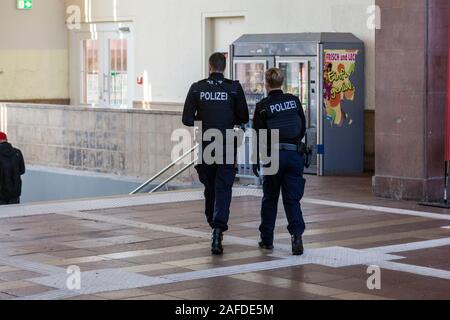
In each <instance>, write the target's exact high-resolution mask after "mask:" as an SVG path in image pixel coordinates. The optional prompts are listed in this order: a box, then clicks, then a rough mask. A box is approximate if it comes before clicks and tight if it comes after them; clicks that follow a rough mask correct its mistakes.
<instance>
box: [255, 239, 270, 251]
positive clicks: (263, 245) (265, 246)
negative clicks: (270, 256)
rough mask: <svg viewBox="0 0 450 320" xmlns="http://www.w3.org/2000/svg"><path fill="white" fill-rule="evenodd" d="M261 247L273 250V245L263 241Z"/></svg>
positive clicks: (260, 242)
mask: <svg viewBox="0 0 450 320" xmlns="http://www.w3.org/2000/svg"><path fill="white" fill-rule="evenodd" d="M258 244H259V247H260V248H261V249H263V250H273V244H267V243H265V242H264V241H263V240H261V241H259V243H258Z"/></svg>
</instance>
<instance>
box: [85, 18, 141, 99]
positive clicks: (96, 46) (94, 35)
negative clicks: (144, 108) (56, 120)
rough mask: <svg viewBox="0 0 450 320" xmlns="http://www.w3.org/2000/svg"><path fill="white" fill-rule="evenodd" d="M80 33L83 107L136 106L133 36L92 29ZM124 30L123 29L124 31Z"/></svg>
mask: <svg viewBox="0 0 450 320" xmlns="http://www.w3.org/2000/svg"><path fill="white" fill-rule="evenodd" d="M90 28H91V31H90V32H80V33H78V35H77V42H78V44H79V46H80V48H81V50H80V51H81V52H80V53H81V55H80V63H79V68H80V69H79V70H80V79H79V83H80V88H79V89H80V90H79V94H80V98H79V101H78V103H79V104H82V105H91V106H102V107H128V106H130V107H131V106H132V103H133V95H132V88H133V82H132V79H133V77H132V75H131V72H132V68H131V63H130V62H131V59H132V55H131V35H130V33H129V32H120V31H119V28H117V31H109V30H110V29H111V26H110V27H109V28H106V27H102V28H101V30H97V28H98V27H96V28H93V27H92V26H91V27H90ZM122 29H123V28H122Z"/></svg>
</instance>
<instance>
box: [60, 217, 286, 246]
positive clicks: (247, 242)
mask: <svg viewBox="0 0 450 320" xmlns="http://www.w3.org/2000/svg"><path fill="white" fill-rule="evenodd" d="M61 214H62V215H65V216H70V217H74V218H79V219H91V220H96V221H102V222H107V223H113V224H118V225H123V226H129V227H133V228H139V229H145V230H151V231H160V232H168V233H174V234H178V235H183V236H188V237H195V238H201V239H208V240H209V239H211V233H210V232H203V231H196V230H191V229H184V228H179V227H169V226H164V225H159V224H152V223H145V222H138V221H133V220H129V219H122V218H114V217H110V216H106V215H98V214H92V213H88V212H65V213H61ZM224 244H225V245H226V244H237V245H243V246H249V247H256V246H257V244H258V242H257V241H256V240H253V239H247V238H240V237H234V236H225V238H224ZM277 249H279V250H284V251H290V250H291V246H290V245H285V244H277Z"/></svg>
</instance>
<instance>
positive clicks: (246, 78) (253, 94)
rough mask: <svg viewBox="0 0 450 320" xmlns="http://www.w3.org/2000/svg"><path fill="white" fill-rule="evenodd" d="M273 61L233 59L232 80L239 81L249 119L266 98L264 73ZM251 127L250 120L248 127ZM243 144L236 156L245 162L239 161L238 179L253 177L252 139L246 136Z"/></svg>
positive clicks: (272, 65) (259, 58)
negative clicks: (245, 100) (239, 156)
mask: <svg viewBox="0 0 450 320" xmlns="http://www.w3.org/2000/svg"><path fill="white" fill-rule="evenodd" d="M274 64H275V59H274V58H273V57H255V58H234V61H233V79H234V80H239V82H240V83H241V85H242V88H243V90H244V93H245V96H246V98H247V104H248V108H249V113H250V119H253V114H254V112H255V108H256V104H257V103H258V102H259V101H261V100H262V99H264V98H265V97H266V90H265V87H264V78H265V73H266V71H267V69H268V68H272V67H274ZM251 126H252V121H251V120H250V123H249V127H251ZM245 139H246V140H245V143H244V144H243V146H242V147H241V149H240V150H239V152H238V154H239V155H242V156H244V157H245V159H244V160H245V161H242V159H239V163H240V166H239V168H238V169H239V172H238V177H243V178H250V177H253V172H252V165H251V163H250V158H251V150H253V144H252V142H253V137H252V136H251V135H246V138H245Z"/></svg>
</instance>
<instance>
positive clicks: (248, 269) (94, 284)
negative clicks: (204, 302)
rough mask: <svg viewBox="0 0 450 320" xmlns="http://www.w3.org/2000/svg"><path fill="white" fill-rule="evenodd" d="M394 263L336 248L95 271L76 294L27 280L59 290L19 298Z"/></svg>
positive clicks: (59, 281) (52, 280) (46, 281)
mask: <svg viewBox="0 0 450 320" xmlns="http://www.w3.org/2000/svg"><path fill="white" fill-rule="evenodd" d="M397 259H402V257H398V256H393V255H388V254H379V253H371V252H360V251H359V250H353V249H347V248H339V247H336V248H325V249H314V250H307V251H306V252H305V254H304V255H303V256H302V257H292V256H291V257H289V258H286V259H279V260H273V261H266V262H258V263H250V264H244V265H235V266H230V267H221V268H213V269H206V270H200V271H191V272H184V273H176V274H169V275H165V276H160V277H149V276H145V275H141V274H135V273H129V272H125V271H121V270H114V269H106V270H95V271H89V272H83V273H82V274H81V290H79V291H76V292H74V291H68V290H67V289H66V288H67V287H66V281H67V275H65V274H57V275H52V276H48V277H41V278H35V279H29V280H27V281H30V282H33V283H37V284H40V285H44V286H47V287H52V288H56V289H59V290H58V291H51V292H46V293H43V294H39V295H34V296H29V297H24V298H21V300H46V299H62V298H69V297H74V296H78V295H87V294H97V293H103V292H110V291H117V290H126V289H136V288H143V287H152V286H157V285H161V284H169V283H180V282H185V281H192V280H202V279H210V278H217V277H226V276H232V275H237V274H244V273H252V272H260V271H265V270H275V269H282V268H289V267H296V266H302V265H306V264H320V265H324V266H329V267H334V268H337V267H343V266H353V265H361V264H362V265H364V264H370V263H375V262H377V263H378V262H382V261H390V260H397Z"/></svg>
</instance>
